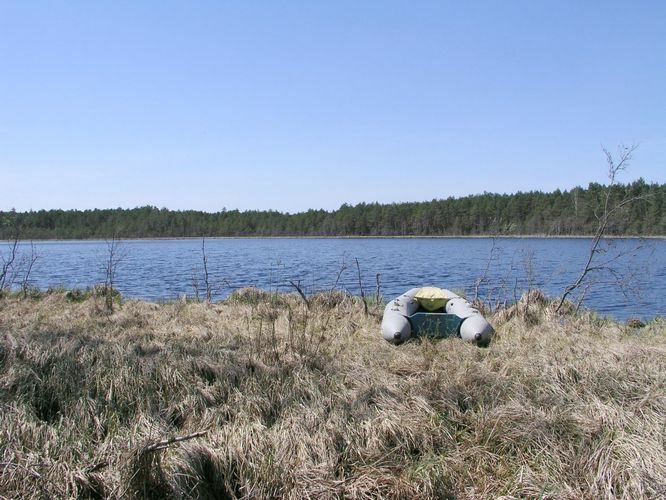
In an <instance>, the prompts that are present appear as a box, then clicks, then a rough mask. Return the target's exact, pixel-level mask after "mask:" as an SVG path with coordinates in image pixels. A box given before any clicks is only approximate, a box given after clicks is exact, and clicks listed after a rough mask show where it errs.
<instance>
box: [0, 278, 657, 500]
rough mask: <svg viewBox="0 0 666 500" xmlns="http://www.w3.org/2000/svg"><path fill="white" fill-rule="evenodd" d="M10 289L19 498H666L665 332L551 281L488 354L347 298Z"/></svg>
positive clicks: (2, 359) (8, 479)
mask: <svg viewBox="0 0 666 500" xmlns="http://www.w3.org/2000/svg"><path fill="white" fill-rule="evenodd" d="M99 300H100V299H96V298H95V297H94V296H92V297H87V298H82V299H81V300H80V301H79V300H71V297H70V300H68V298H67V295H66V293H65V292H61V293H51V294H47V295H45V296H43V297H40V298H37V299H35V298H28V299H19V298H12V297H7V298H4V299H2V300H0V404H1V405H2V407H1V411H0V453H1V455H2V456H1V457H0V495H1V496H2V497H6V498H13V497H22V498H49V497H55V498H63V497H64V498H69V497H73V498H76V497H78V498H125V497H134V498H241V497H243V498H278V497H279V498H294V499H295V498H299V499H300V498H308V497H311V498H340V497H351V498H379V497H390V498H417V497H418V498H489V497H504V498H519V497H544V498H622V497H624V498H657V497H664V496H666V489H665V487H664V485H666V451H665V442H666V436H665V429H666V334H665V333H666V332H665V330H666V328H665V326H666V325H665V323H664V322H663V321H661V320H655V321H652V322H650V323H649V324H648V325H647V326H646V327H644V328H640V329H637V328H633V327H631V326H624V325H618V324H616V323H613V322H605V321H600V320H598V319H595V318H594V317H593V316H592V315H589V314H578V315H573V314H572V315H567V316H562V315H557V314H555V313H554V311H553V308H552V306H551V305H549V304H548V303H547V302H546V301H545V300H543V298H542V297H540V296H538V294H536V295H533V296H531V297H524V298H523V300H522V301H521V303H519V304H518V305H516V306H515V307H513V308H512V309H508V310H505V311H501V312H499V313H496V314H495V316H494V317H493V318H492V321H493V322H494V324H495V326H496V329H497V336H496V338H495V340H494V341H493V343H492V344H491V346H490V348H488V349H479V348H477V347H474V346H471V345H468V344H465V343H463V342H462V341H460V340H458V339H445V340H440V341H430V340H423V341H413V342H408V343H407V344H405V345H402V346H399V347H395V346H392V345H390V344H388V343H386V342H384V341H383V340H382V339H381V336H380V334H379V321H380V320H379V319H378V318H377V316H376V315H372V314H370V315H367V316H366V315H365V314H364V311H363V305H362V304H361V303H360V302H359V301H357V300H353V299H350V298H349V297H345V296H341V295H333V296H329V297H326V296H322V297H318V298H311V299H310V306H309V308H308V307H306V305H305V303H304V302H303V300H302V299H301V298H300V297H298V296H297V295H293V296H292V295H289V296H275V295H271V294H266V293H262V292H259V291H256V290H249V291H244V292H241V293H238V294H236V295H235V296H234V297H232V298H231V299H229V300H228V301H226V302H224V303H220V304H212V305H211V304H199V303H186V302H177V303H172V304H166V305H156V304H149V303H144V302H126V303H124V304H123V305H122V306H121V307H118V308H116V310H115V312H113V313H112V314H106V313H103V312H102V309H103V308H100V303H99Z"/></svg>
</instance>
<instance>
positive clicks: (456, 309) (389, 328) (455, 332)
mask: <svg viewBox="0 0 666 500" xmlns="http://www.w3.org/2000/svg"><path fill="white" fill-rule="evenodd" d="M493 333H494V330H493V327H492V326H490V323H488V321H486V318H484V317H483V315H482V314H481V313H480V312H479V311H478V310H477V309H475V308H474V307H472V304H470V303H469V302H468V301H467V300H466V299H464V298H463V297H460V296H459V295H456V294H455V293H453V292H452V291H450V290H445V289H442V288H436V287H423V288H412V289H411V290H409V291H407V292H405V293H403V294H402V295H400V296H399V297H396V298H395V299H393V300H392V301H390V302H389V303H388V304H387V305H386V309H384V318H383V319H382V335H383V336H384V339H386V340H387V341H389V342H391V343H393V344H399V343H402V342H404V341H405V340H407V339H409V338H411V337H417V336H427V337H453V336H457V337H460V338H462V339H463V340H465V341H467V342H473V343H475V344H476V345H478V346H480V347H487V346H488V344H490V339H491V337H492V335H493Z"/></svg>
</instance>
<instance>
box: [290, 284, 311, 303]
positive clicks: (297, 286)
mask: <svg viewBox="0 0 666 500" xmlns="http://www.w3.org/2000/svg"><path fill="white" fill-rule="evenodd" d="M289 284H291V286H293V287H294V288H295V289H296V291H297V292H298V294H299V295H300V296H301V298H302V299H303V302H305V305H306V306H307V308H308V309H310V301H309V300H308V298H307V297H306V296H305V293H303V290H302V289H301V286H300V284H301V282H300V281H299V282H298V283H294V282H293V281H292V280H289Z"/></svg>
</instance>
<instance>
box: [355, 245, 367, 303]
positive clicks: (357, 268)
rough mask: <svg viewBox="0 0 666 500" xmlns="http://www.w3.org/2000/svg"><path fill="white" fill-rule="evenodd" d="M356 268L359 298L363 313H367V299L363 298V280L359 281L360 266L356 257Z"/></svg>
mask: <svg viewBox="0 0 666 500" xmlns="http://www.w3.org/2000/svg"><path fill="white" fill-rule="evenodd" d="M356 270H357V271H358V286H359V288H360V289H361V300H362V301H363V311H364V312H365V315H366V316H367V315H368V301H367V300H365V293H364V292H363V282H362V281H361V266H360V265H359V264H358V258H357V259H356Z"/></svg>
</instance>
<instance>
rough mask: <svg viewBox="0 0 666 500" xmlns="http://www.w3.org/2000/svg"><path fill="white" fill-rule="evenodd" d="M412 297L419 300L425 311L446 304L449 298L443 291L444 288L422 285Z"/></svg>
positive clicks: (439, 307)
mask: <svg viewBox="0 0 666 500" xmlns="http://www.w3.org/2000/svg"><path fill="white" fill-rule="evenodd" d="M414 298H415V299H416V300H417V301H418V302H419V305H420V306H421V307H423V309H425V310H426V311H430V312H432V311H436V310H437V309H441V308H442V307H444V306H445V305H446V302H447V301H448V300H449V298H448V297H447V296H446V294H445V293H444V290H442V289H441V288H437V287H434V286H424V287H423V288H421V289H420V290H419V291H418V292H416V294H415V295H414Z"/></svg>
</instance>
